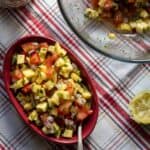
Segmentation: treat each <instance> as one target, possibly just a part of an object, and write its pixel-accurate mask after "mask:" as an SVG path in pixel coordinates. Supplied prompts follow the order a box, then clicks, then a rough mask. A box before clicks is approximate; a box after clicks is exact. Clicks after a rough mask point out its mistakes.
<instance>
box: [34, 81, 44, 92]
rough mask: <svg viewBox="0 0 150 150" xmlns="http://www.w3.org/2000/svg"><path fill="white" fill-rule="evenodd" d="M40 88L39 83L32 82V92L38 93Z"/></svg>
mask: <svg viewBox="0 0 150 150" xmlns="http://www.w3.org/2000/svg"><path fill="white" fill-rule="evenodd" d="M41 88H42V86H41V85H40V84H36V83H33V84H32V92H33V93H38V92H39V91H40V89H41Z"/></svg>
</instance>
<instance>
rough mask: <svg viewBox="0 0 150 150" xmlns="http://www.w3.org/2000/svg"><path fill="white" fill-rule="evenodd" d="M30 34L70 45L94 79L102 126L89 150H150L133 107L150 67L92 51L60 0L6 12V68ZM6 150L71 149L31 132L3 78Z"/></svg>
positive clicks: (0, 45)
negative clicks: (13, 49)
mask: <svg viewBox="0 0 150 150" xmlns="http://www.w3.org/2000/svg"><path fill="white" fill-rule="evenodd" d="M26 34H40V35H46V36H53V37H54V38H55V39H57V40H58V41H62V42H63V43H64V44H66V45H67V46H68V47H69V48H70V49H71V50H72V51H73V52H74V53H75V54H76V55H77V56H78V57H79V58H80V59H81V61H82V62H83V63H84V65H85V66H86V68H87V69H88V71H89V74H91V76H92V77H93V82H94V84H95V87H96V88H97V93H98V96H99V109H100V114H99V118H98V121H97V125H96V127H95V129H94V131H93V133H92V134H91V135H90V137H89V138H88V139H87V140H85V142H84V147H85V150H139V149H141V150H149V149H150V128H149V127H145V126H142V125H138V124H137V123H135V122H134V121H133V120H131V119H130V116H129V110H128V103H129V101H130V99H131V98H132V97H133V96H134V95H135V94H136V93H137V92H139V91H141V90H145V89H150V66H149V65H148V64H147V65H146V64H141V65H137V64H128V63H122V62H119V61H115V60H112V59H109V58H106V57H104V56H102V55H100V54H98V53H97V52H95V51H93V50H91V49H90V48H89V47H87V46H86V45H85V44H84V43H82V41H80V40H79V39H78V37H77V36H76V35H75V34H74V33H73V32H72V31H71V30H70V28H69V27H68V26H67V24H66V23H65V21H64V19H63V17H62V15H61V12H60V10H59V8H58V5H57V1H56V0H35V1H32V2H31V3H30V4H29V5H27V6H26V7H24V8H20V9H17V10H7V9H6V10H2V9H0V70H2V64H3V58H4V56H5V53H6V49H7V48H8V47H9V46H10V44H12V43H13V42H14V41H15V40H17V39H18V38H20V37H22V36H24V35H26ZM0 78H1V79H0V150H63V149H64V150H70V149H72V150H73V149H76V145H71V146H62V145H56V144H54V143H48V142H47V141H45V140H43V139H41V137H39V136H38V135H37V134H35V133H34V132H33V131H31V130H30V128H28V127H27V126H26V125H25V124H24V122H23V121H22V120H21V119H20V117H19V115H18V114H17V113H16V111H15V109H14V107H13V106H12V104H11V103H10V102H9V98H8V96H7V94H6V92H5V90H4V83H3V80H2V73H1V76H0Z"/></svg>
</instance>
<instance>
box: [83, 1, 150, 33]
mask: <svg viewBox="0 0 150 150" xmlns="http://www.w3.org/2000/svg"><path fill="white" fill-rule="evenodd" d="M91 3H92V6H93V7H92V8H87V9H86V11H85V15H86V16H88V17H89V18H91V19H98V20H105V21H108V22H110V23H111V24H113V25H114V26H115V27H116V28H117V29H118V30H120V31H123V32H132V33H133V32H137V33H143V32H147V31H150V0H91Z"/></svg>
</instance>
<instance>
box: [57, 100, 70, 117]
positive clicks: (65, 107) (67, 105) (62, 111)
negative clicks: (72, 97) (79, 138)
mask: <svg viewBox="0 0 150 150" xmlns="http://www.w3.org/2000/svg"><path fill="white" fill-rule="evenodd" d="M71 105H72V102H70V101H66V102H64V103H63V104H61V105H60V106H59V108H58V112H59V113H60V114H61V115H67V114H68V113H69V112H70V111H69V109H70V107H71Z"/></svg>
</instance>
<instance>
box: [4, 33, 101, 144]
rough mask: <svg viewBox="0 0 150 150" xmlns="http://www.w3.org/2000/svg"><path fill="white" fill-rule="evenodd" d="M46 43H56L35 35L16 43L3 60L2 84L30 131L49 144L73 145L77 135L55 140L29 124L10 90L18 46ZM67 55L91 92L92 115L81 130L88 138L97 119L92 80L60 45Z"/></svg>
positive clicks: (74, 57) (84, 136)
mask: <svg viewBox="0 0 150 150" xmlns="http://www.w3.org/2000/svg"><path fill="white" fill-rule="evenodd" d="M32 41H33V42H35V41H37V42H47V43H49V44H54V43H55V42H56V41H55V40H54V39H52V38H49V37H42V36H36V35H30V36H26V37H23V38H21V39H19V40H18V41H16V42H15V43H14V44H13V45H12V46H11V47H10V48H9V49H8V51H7V54H6V56H5V60H4V66H3V75H4V82H5V87H6V91H7V93H8V95H9V98H10V101H11V102H12V104H13V105H14V107H15V108H16V110H17V111H18V113H19V115H20V116H21V118H22V119H23V120H24V121H25V123H26V124H27V125H28V126H30V128H31V129H33V130H34V131H35V132H36V133H37V134H39V135H40V136H42V137H43V138H44V139H46V140H48V141H51V142H56V143H59V144H73V143H77V135H74V136H73V137H72V138H71V139H65V138H55V137H51V136H50V135H45V134H44V133H43V132H42V131H41V130H40V129H39V128H38V127H37V126H36V125H34V124H33V123H32V122H30V121H29V120H28V118H27V116H26V113H25V112H24V110H23V108H22V106H21V105H20V103H19V102H18V100H17V99H16V98H15V96H14V94H13V92H12V91H11V89H10V70H11V61H12V56H13V54H14V53H15V51H16V50H17V49H19V48H20V45H21V44H23V43H26V42H32ZM60 45H61V46H62V47H63V48H64V49H65V50H66V51H67V53H68V55H69V57H70V58H71V60H72V61H73V62H74V63H75V64H76V65H77V66H78V67H79V69H80V70H81V73H82V77H83V79H84V80H85V81H86V82H87V85H88V87H89V89H90V91H91V92H92V95H93V96H92V109H93V111H94V113H93V114H92V115H90V116H89V117H88V118H87V119H86V120H85V121H84V122H83V130H82V136H83V139H85V138H86V137H88V136H89V135H90V133H91V132H92V131H93V129H94V127H95V125H96V122H97V118H98V97H97V94H96V90H95V87H94V85H93V83H92V79H91V77H90V75H89V73H88V72H87V71H86V69H85V67H84V66H83V65H82V62H81V61H80V60H79V58H77V56H75V55H74V54H73V53H72V52H71V51H70V50H69V49H68V48H66V47H65V46H64V45H63V44H60Z"/></svg>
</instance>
